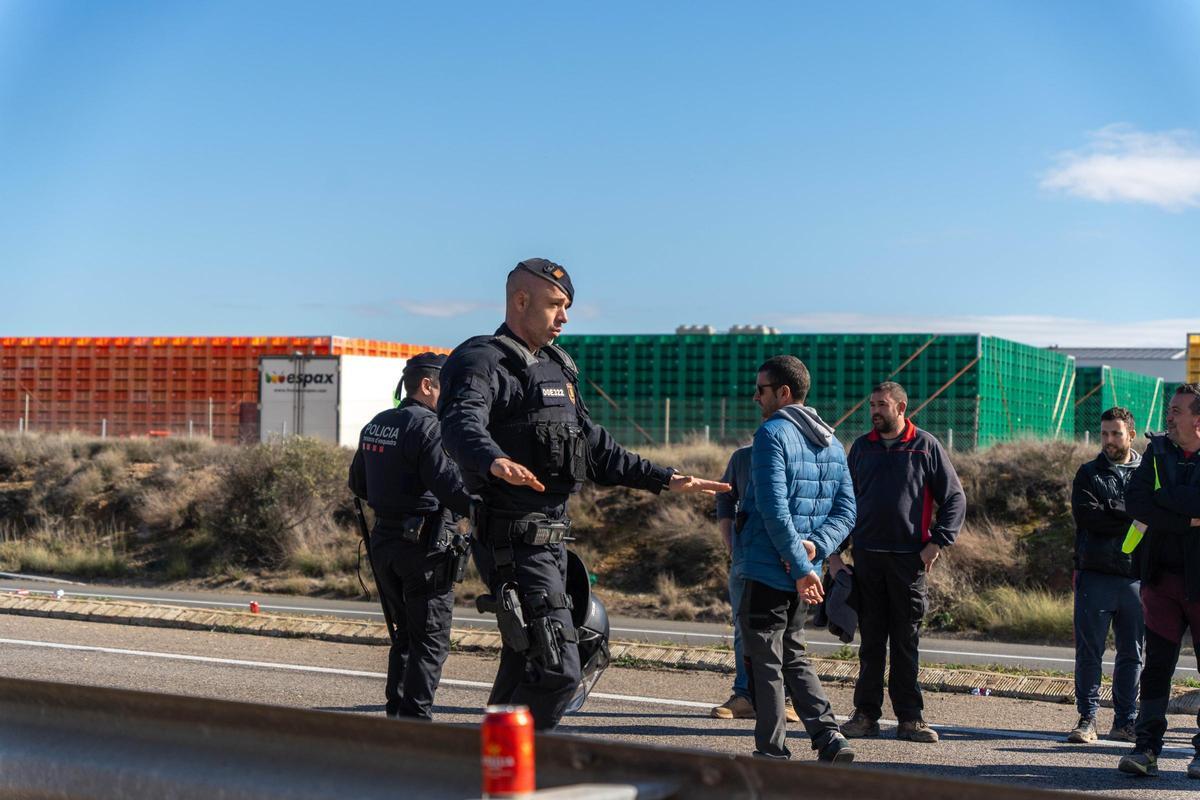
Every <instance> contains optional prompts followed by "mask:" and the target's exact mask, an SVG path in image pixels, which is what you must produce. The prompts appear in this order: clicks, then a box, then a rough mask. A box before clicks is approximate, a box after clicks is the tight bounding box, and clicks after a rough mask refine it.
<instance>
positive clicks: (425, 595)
mask: <svg viewBox="0 0 1200 800" xmlns="http://www.w3.org/2000/svg"><path fill="white" fill-rule="evenodd" d="M411 363H412V361H411V360H410V364H411ZM439 363H440V359H439ZM350 490H351V491H352V492H354V494H355V495H357V496H359V497H362V498H364V499H366V501H367V503H368V504H369V505H370V506H371V508H372V510H373V511H374V512H375V526H374V529H373V530H372V532H371V564H372V566H373V568H374V569H375V576H376V579H377V580H378V583H379V590H380V592H381V593H382V595H383V597H382V598H381V601H382V602H384V603H387V604H388V606H389V607H390V608H391V609H392V617H393V620H394V622H395V625H396V632H397V635H396V638H395V641H393V643H392V647H391V651H390V653H389V656H388V677H387V688H386V690H385V695H386V697H387V707H386V710H387V713H388V715H389V716H405V717H418V718H423V719H429V718H430V717H431V715H432V708H433V694H434V690H435V689H436V688H437V684H438V680H439V678H440V677H441V673H442V665H443V664H444V663H445V661H446V656H447V655H448V654H449V652H450V618H451V613H452V611H453V608H454V583H453V579H454V576H453V574H452V572H453V567H452V564H453V554H452V552H451V551H450V550H449V541H450V537H451V535H452V534H453V527H454V525H455V523H456V521H457V518H458V517H459V516H460V515H461V516H466V515H467V514H469V513H470V505H471V498H470V496H469V495H468V494H467V493H466V491H465V490H464V487H463V483H462V479H461V477H460V476H459V473H458V469H457V468H456V467H455V466H454V463H453V462H451V461H450V460H449V459H448V458H446V454H445V452H444V451H443V450H442V442H441V432H440V429H439V425H438V419H437V416H436V414H434V412H433V410H432V409H431V408H429V407H427V406H425V405H422V404H421V403H420V402H418V401H416V400H414V399H411V398H409V399H405V400H404V402H402V403H401V404H400V406H399V408H394V409H389V410H387V411H384V412H382V413H380V414H378V415H376V416H375V418H374V419H372V420H371V421H370V422H369V423H368V424H367V426H366V427H365V428H363V430H362V434H361V435H360V437H359V445H358V451H357V452H356V453H355V455H354V461H353V463H352V464H351V466H350Z"/></svg>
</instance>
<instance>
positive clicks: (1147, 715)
mask: <svg viewBox="0 0 1200 800" xmlns="http://www.w3.org/2000/svg"><path fill="white" fill-rule="evenodd" d="M1142 611H1143V613H1144V614H1145V618H1146V666H1145V667H1144V668H1143V669H1142V708H1141V710H1140V711H1139V712H1138V718H1137V744H1136V745H1135V748H1136V749H1137V750H1150V751H1152V752H1153V753H1155V754H1156V755H1157V754H1158V753H1161V752H1162V747H1163V734H1165V733H1166V732H1167V703H1168V702H1169V701H1170V699H1171V678H1172V677H1173V676H1174V675H1175V666H1176V664H1178V663H1179V649H1180V645H1181V644H1182V643H1183V632H1184V630H1190V631H1191V632H1192V648H1193V649H1194V650H1195V651H1196V657H1197V658H1198V659H1200V646H1197V642H1196V640H1197V638H1198V636H1200V602H1195V601H1189V600H1188V599H1187V598H1186V596H1185V593H1184V588H1183V576H1181V575H1176V574H1174V573H1170V572H1168V573H1164V574H1163V575H1162V576H1161V577H1160V578H1159V579H1158V581H1157V582H1156V583H1153V584H1148V583H1146V582H1144V581H1143V582H1142ZM1196 725H1197V726H1198V727H1200V715H1197V717H1196ZM1192 746H1193V747H1195V748H1196V752H1197V754H1200V733H1197V734H1196V735H1195V736H1193V737H1192Z"/></svg>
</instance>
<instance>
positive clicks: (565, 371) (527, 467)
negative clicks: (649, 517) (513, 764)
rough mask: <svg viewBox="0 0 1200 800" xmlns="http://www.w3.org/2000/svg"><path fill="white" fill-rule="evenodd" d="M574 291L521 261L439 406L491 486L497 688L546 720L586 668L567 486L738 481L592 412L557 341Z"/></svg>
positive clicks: (486, 558) (451, 366) (462, 457)
mask: <svg viewBox="0 0 1200 800" xmlns="http://www.w3.org/2000/svg"><path fill="white" fill-rule="evenodd" d="M574 296H575V290H574V287H573V286H572V284H571V278H570V276H569V275H568V274H567V271H566V270H565V269H564V268H563V267H561V266H560V265H558V264H555V263H554V262H552V261H547V260H546V259H542V258H533V259H529V260H527V261H522V262H521V263H520V264H518V265H517V266H516V267H515V268H514V269H513V270H512V271H511V272H510V273H509V274H508V283H507V291H506V309H505V322H504V324H503V325H501V326H500V328H499V330H497V331H496V333H495V334H494V335H492V336H477V337H474V338H471V339H468V340H467V341H466V342H463V343H462V344H461V345H459V346H458V348H456V349H455V351H454V352H453V353H451V355H450V358H449V360H448V361H447V362H446V367H445V369H444V370H443V371H442V381H443V386H444V387H445V392H444V394H443V395H442V400H441V402H440V404H439V407H438V416H439V417H440V418H441V421H442V431H443V440H444V442H445V446H446V452H448V453H449V454H450V457H451V458H453V459H454V460H455V461H456V462H457V463H458V465H459V468H460V469H461V470H462V474H463V480H464V481H465V482H466V484H467V488H468V489H469V490H470V491H471V492H472V493H473V494H477V495H479V496H480V497H481V498H482V501H481V504H480V505H479V506H477V508H476V519H475V527H476V537H477V538H476V542H475V546H474V555H475V561H476V564H477V565H478V567H479V571H480V574H481V575H483V576H484V579H485V580H486V581H487V583H488V586H489V587H490V588H491V591H492V598H494V600H495V605H496V613H497V623H498V625H499V627H500V631H501V636H502V639H503V642H504V647H503V649H502V651H501V655H500V667H499V670H498V671H497V674H496V681H495V684H494V685H493V687H492V695H491V698H490V700H489V701H488V702H489V703H520V704H524V705H527V706H529V708H530V711H531V713H532V715H533V720H534V725H535V727H537V728H538V729H539V730H545V729H548V728H553V727H554V726H555V725H557V724H558V721H559V719H560V718H561V717H562V715H563V713H564V710H565V708H566V706H567V704H568V703H569V702H570V700H571V697H572V694H573V693H574V691H575V688H576V685H577V684H578V683H579V681H580V661H579V652H578V647H577V645H576V643H577V639H578V636H577V633H576V631H575V628H574V626H573V625H572V622H571V601H570V599H569V598H568V596H567V594H566V592H565V590H564V582H565V579H566V563H567V560H566V548H565V546H564V545H563V540H564V538H567V537H568V535H569V534H568V532H569V530H570V520H569V519H568V517H567V514H566V512H567V498H568V497H569V496H570V495H571V494H572V493H574V492H576V491H578V490H579V487H580V485H581V482H582V481H583V479H584V478H589V479H591V480H592V481H594V482H596V483H599V484H602V485H609V486H613V485H623V486H630V487H633V488H638V489H646V490H649V491H652V492H655V493H658V492H661V491H663V490H664V489H669V490H671V491H682V492H707V493H709V494H713V493H715V492H717V491H728V490H729V486H728V485H727V484H723V483H719V482H716V481H706V480H700V479H697V478H693V477H690V476H685V475H679V474H676V473H675V471H674V470H672V469H669V468H666V467H661V466H658V465H656V464H652V463H650V462H649V461H647V460H645V459H644V458H641V457H639V456H638V455H636V454H634V453H631V452H629V451H627V450H625V449H624V448H622V447H621V446H620V445H618V444H617V443H616V442H615V441H614V440H613V438H612V436H611V435H610V434H609V433H608V432H607V431H606V430H604V428H602V427H600V426H599V425H597V424H595V423H594V422H592V420H591V418H590V417H589V415H588V411H587V408H586V407H585V406H584V404H583V400H582V398H580V396H579V387H578V373H577V370H576V367H575V364H574V362H573V361H572V360H571V357H570V356H569V355H567V353H566V352H565V351H564V350H562V349H561V348H559V347H557V346H555V345H554V344H553V342H554V340H555V339H556V338H557V337H558V335H559V334H560V333H561V332H562V328H563V325H565V324H566V322H567V309H568V308H569V307H570V306H571V303H572V301H573V300H574Z"/></svg>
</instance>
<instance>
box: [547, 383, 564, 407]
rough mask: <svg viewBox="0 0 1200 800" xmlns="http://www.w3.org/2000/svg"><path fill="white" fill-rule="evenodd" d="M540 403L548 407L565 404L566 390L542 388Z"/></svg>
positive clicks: (559, 387) (556, 387) (555, 387)
mask: <svg viewBox="0 0 1200 800" xmlns="http://www.w3.org/2000/svg"><path fill="white" fill-rule="evenodd" d="M541 389H542V403H543V404H545V405H548V406H561V405H565V404H566V402H565V401H566V399H567V390H566V389H564V388H563V387H561V386H542V387H541Z"/></svg>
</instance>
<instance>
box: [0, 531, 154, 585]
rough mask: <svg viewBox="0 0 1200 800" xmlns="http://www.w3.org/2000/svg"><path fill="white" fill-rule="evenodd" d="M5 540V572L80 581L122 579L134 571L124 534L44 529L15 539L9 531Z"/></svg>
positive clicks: (1, 550) (0, 557)
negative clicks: (70, 577) (77, 579)
mask: <svg viewBox="0 0 1200 800" xmlns="http://www.w3.org/2000/svg"><path fill="white" fill-rule="evenodd" d="M2 539H3V540H2V541H0V570H3V571H5V572H21V573H30V574H47V573H52V574H54V573H56V574H62V575H70V576H72V577H77V578H120V577H124V576H125V575H127V574H128V573H129V572H130V563H129V560H128V555H127V553H126V549H125V540H126V535H125V533H124V532H122V531H111V530H110V531H107V532H100V531H96V530H93V529H89V528H73V529H66V530H64V529H56V528H42V529H39V530H36V531H33V532H31V533H29V534H28V535H22V536H15V535H13V533H12V532H11V530H10V529H6V530H5V531H4V532H3V536H2Z"/></svg>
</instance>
